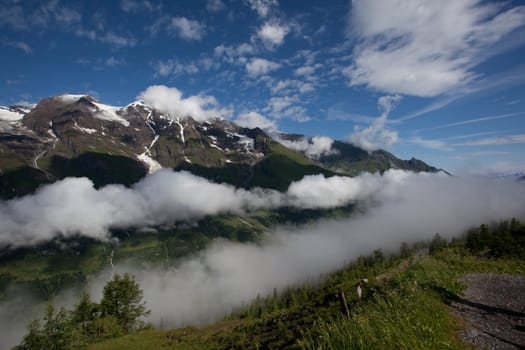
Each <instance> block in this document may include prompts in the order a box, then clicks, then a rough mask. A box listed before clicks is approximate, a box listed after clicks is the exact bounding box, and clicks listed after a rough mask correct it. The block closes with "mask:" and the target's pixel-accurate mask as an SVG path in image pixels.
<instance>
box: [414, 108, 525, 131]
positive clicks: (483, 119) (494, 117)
mask: <svg viewBox="0 0 525 350" xmlns="http://www.w3.org/2000/svg"><path fill="white" fill-rule="evenodd" d="M523 114H525V112H516V113H505V114H498V115H491V116H487V117H481V118H474V119H467V120H462V121H459V122H454V123H448V124H443V125H438V126H433V127H429V128H424V129H422V130H435V129H443V128H450V127H453V126H460V125H467V124H475V123H481V122H486V121H490V120H499V119H506V118H510V117H515V116H518V115H523Z"/></svg>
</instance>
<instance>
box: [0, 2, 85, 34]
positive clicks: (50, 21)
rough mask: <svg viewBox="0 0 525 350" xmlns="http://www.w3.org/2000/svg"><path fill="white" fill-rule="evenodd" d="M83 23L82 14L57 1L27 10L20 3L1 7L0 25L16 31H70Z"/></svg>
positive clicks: (43, 3) (39, 4) (40, 4)
mask: <svg viewBox="0 0 525 350" xmlns="http://www.w3.org/2000/svg"><path fill="white" fill-rule="evenodd" d="M81 21H82V15H81V14H80V12H78V11H77V10H76V9H73V8H71V7H67V6H65V5H63V4H61V3H60V1H57V0H48V1H41V2H39V3H38V4H36V5H35V6H29V7H26V8H24V7H23V6H22V5H21V3H20V2H18V1H13V2H11V3H9V4H5V5H2V6H1V7H0V25H4V26H7V27H10V28H12V29H14V30H20V31H32V30H35V29H47V28H49V27H50V26H53V27H60V28H62V29H64V28H66V29H69V28H71V26H74V25H77V24H79V23H80V22H81Z"/></svg>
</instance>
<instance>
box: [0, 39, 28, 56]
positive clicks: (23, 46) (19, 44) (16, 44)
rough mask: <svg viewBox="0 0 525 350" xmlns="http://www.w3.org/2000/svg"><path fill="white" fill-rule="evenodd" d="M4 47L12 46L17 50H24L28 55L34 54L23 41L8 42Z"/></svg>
mask: <svg viewBox="0 0 525 350" xmlns="http://www.w3.org/2000/svg"><path fill="white" fill-rule="evenodd" d="M4 45H6V46H11V47H14V48H16V49H19V50H22V51H24V53H25V54H26V55H31V54H32V53H33V50H32V49H31V46H29V45H28V44H27V43H25V42H23V41H7V42H4Z"/></svg>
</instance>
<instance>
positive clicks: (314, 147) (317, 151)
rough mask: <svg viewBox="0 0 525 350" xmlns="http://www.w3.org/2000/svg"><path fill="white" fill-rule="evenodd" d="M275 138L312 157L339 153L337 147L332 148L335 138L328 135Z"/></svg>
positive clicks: (316, 157)
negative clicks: (289, 138) (298, 138)
mask: <svg viewBox="0 0 525 350" xmlns="http://www.w3.org/2000/svg"><path fill="white" fill-rule="evenodd" d="M274 138H276V140H277V141H278V142H280V143H281V144H283V145H284V146H286V147H288V148H291V149H293V150H296V151H299V152H303V153H304V154H305V155H306V156H307V157H309V158H312V159H319V158H320V157H321V156H328V155H332V154H337V153H338V151H337V150H336V149H334V148H332V145H333V143H334V140H333V139H332V138H330V137H327V136H314V137H311V138H309V137H304V138H302V139H300V140H285V139H282V138H280V137H276V136H274Z"/></svg>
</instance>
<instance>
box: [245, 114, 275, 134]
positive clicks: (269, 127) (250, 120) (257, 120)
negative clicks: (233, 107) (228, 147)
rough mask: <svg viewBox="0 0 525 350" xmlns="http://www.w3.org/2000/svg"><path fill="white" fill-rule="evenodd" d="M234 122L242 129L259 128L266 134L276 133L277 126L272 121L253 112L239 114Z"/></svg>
mask: <svg viewBox="0 0 525 350" xmlns="http://www.w3.org/2000/svg"><path fill="white" fill-rule="evenodd" d="M235 122H236V123H237V124H239V125H240V126H242V127H244V128H250V129H253V128H261V129H263V130H266V131H268V132H275V131H277V125H276V124H275V122H274V121H273V120H270V119H268V118H266V117H265V116H263V115H261V114H259V113H257V112H254V111H251V112H247V113H242V114H240V115H239V116H238V117H237V119H236V120H235Z"/></svg>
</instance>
